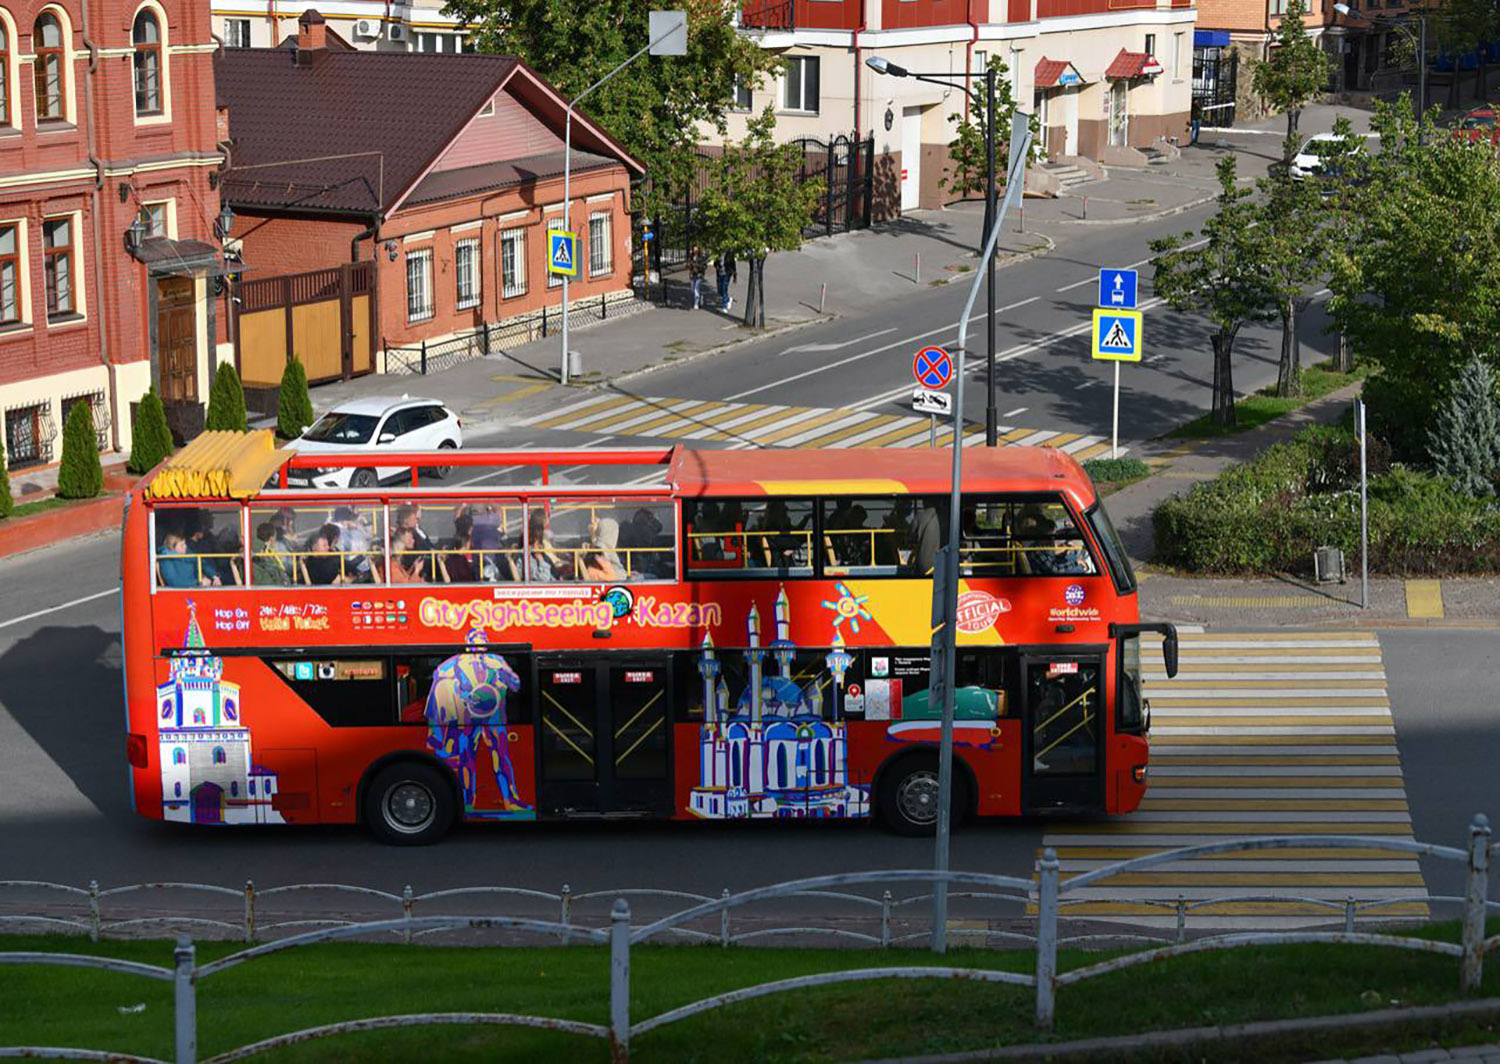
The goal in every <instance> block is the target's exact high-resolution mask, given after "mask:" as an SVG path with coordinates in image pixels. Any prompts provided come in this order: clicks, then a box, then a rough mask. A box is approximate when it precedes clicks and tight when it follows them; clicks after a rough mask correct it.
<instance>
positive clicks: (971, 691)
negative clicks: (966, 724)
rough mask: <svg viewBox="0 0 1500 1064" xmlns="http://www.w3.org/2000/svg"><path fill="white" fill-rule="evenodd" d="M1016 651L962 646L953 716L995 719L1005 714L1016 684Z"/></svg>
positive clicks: (958, 718) (960, 718)
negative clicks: (967, 648)
mask: <svg viewBox="0 0 1500 1064" xmlns="http://www.w3.org/2000/svg"><path fill="white" fill-rule="evenodd" d="M1016 668H1017V661H1016V657H1015V654H1014V653H1012V652H1011V651H1007V650H961V651H959V652H958V656H957V659H956V672H957V675H956V679H955V682H954V685H953V687H954V718H955V719H957V720H976V719H977V720H995V719H998V718H1000V717H1004V716H1006V714H1007V713H1008V712H1009V710H1010V705H1011V700H1010V699H1009V698H1007V696H1006V695H1007V691H1008V690H1009V689H1011V688H1013V687H1015V686H1016V679H1015V671H1016Z"/></svg>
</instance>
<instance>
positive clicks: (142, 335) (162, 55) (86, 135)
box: [0, 0, 222, 469]
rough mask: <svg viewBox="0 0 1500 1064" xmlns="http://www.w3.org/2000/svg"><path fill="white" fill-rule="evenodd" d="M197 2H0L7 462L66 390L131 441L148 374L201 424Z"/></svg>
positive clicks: (212, 255) (211, 191)
mask: <svg viewBox="0 0 1500 1064" xmlns="http://www.w3.org/2000/svg"><path fill="white" fill-rule="evenodd" d="M214 48H215V45H214V43H213V41H212V40H211V38H210V35H209V13H208V5H207V4H201V3H198V2H196V0H121V2H116V0H54V2H43V0H27V2H18V0H4V2H3V3H0V411H3V414H4V421H5V442H6V455H7V459H8V462H9V464H10V466H11V468H12V469H16V468H22V467H24V466H27V465H35V464H41V463H45V462H48V461H55V460H56V459H57V458H58V457H60V445H61V432H62V424H63V421H64V419H65V417H66V414H67V412H68V410H69V409H70V408H71V407H72V405H73V404H74V403H76V402H87V403H88V404H89V406H90V407H91V409H92V411H93V416H94V424H95V427H96V429H97V431H98V439H99V446H100V448H101V449H102V450H128V449H129V447H130V408H131V404H132V403H135V402H137V401H138V400H139V398H140V396H141V395H142V394H143V393H144V392H145V391H146V389H147V387H148V386H151V385H155V386H156V387H157V388H158V390H159V391H160V392H161V394H162V395H163V397H164V398H165V399H167V400H169V401H170V405H171V407H172V411H171V413H172V416H173V417H174V419H175V420H176V422H177V424H178V426H179V427H180V428H182V429H185V430H187V431H191V429H192V426H193V424H194V423H195V420H198V421H201V410H202V407H201V406H200V405H199V401H200V400H201V399H205V398H206V397H207V394H208V384H209V381H210V379H211V374H212V365H213V363H214V360H215V357H216V354H215V344H214V342H213V339H212V338H213V337H214V334H215V329H216V321H215V304H214V296H213V293H214V289H215V283H216V281H215V278H216V275H217V274H218V273H219V272H220V262H219V255H218V251H217V248H218V240H217V233H216V227H217V224H218V215H219V194H218V192H217V191H216V188H215V178H216V176H217V170H218V168H219V166H220V164H221V162H222V155H221V153H220V152H219V151H218V149H217V148H216V146H215V143H216V140H217V138H216V136H215V124H214V108H213V67H212V59H211V53H212V52H213V51H214Z"/></svg>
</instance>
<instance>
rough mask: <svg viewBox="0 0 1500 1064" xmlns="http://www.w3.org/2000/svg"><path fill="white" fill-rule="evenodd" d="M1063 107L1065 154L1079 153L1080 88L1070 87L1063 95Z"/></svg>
mask: <svg viewBox="0 0 1500 1064" xmlns="http://www.w3.org/2000/svg"><path fill="white" fill-rule="evenodd" d="M1062 107H1063V154H1064V155H1069V156H1072V155H1077V154H1078V90H1077V89H1070V90H1068V91H1066V92H1064V93H1063V95H1062Z"/></svg>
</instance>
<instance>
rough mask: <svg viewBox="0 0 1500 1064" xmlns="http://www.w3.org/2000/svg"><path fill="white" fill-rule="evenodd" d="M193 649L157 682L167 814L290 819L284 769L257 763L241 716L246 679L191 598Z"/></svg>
mask: <svg viewBox="0 0 1500 1064" xmlns="http://www.w3.org/2000/svg"><path fill="white" fill-rule="evenodd" d="M187 607H188V626H187V632H186V633H185V634H184V636H183V640H182V645H183V647H184V648H185V650H186V653H185V654H182V655H179V656H177V657H174V658H173V659H172V662H171V665H170V670H171V671H170V679H168V681H167V682H166V683H164V684H158V685H157V688H156V706H157V714H156V733H157V740H158V742H159V744H160V745H159V747H158V752H159V754H160V758H161V806H162V819H163V820H180V821H183V822H186V823H193V824H283V823H285V822H286V821H285V820H284V819H283V818H282V815H281V814H280V813H279V812H277V810H276V809H275V808H274V807H273V804H272V802H273V799H274V798H275V797H276V788H277V779H276V773H274V772H268V771H267V770H266V769H265V768H263V767H261V766H260V765H257V764H256V763H255V759H254V758H253V757H252V756H251V752H250V729H249V728H247V727H245V723H244V719H243V717H242V716H241V714H242V712H243V709H244V707H243V705H242V704H241V702H240V685H239V684H237V683H232V682H230V681H228V680H225V679H224V659H223V658H220V657H216V656H215V655H212V654H210V653H208V649H207V646H206V644H205V643H204V641H203V629H201V628H200V627H198V610H197V607H196V605H195V604H194V603H193V602H191V601H189V602H188V604H187Z"/></svg>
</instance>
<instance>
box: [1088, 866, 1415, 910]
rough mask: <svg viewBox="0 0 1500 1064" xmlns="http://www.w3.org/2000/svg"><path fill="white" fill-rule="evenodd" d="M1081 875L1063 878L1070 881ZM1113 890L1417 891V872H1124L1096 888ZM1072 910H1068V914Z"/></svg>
mask: <svg viewBox="0 0 1500 1064" xmlns="http://www.w3.org/2000/svg"><path fill="white" fill-rule="evenodd" d="M1083 874H1084V873H1082V872H1074V873H1072V874H1071V875H1066V874H1065V875H1064V876H1063V878H1064V879H1065V880H1066V879H1071V878H1073V877H1074V876H1081V875H1083ZM1105 884H1112V885H1114V886H1117V887H1179V886H1180V887H1343V886H1349V887H1420V886H1422V885H1423V884H1422V874H1421V873H1420V872H1125V873H1122V874H1121V875H1117V876H1110V877H1109V879H1107V880H1104V881H1103V882H1102V883H1100V886H1104V885H1105ZM1071 910H1072V906H1069V907H1068V911H1071Z"/></svg>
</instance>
